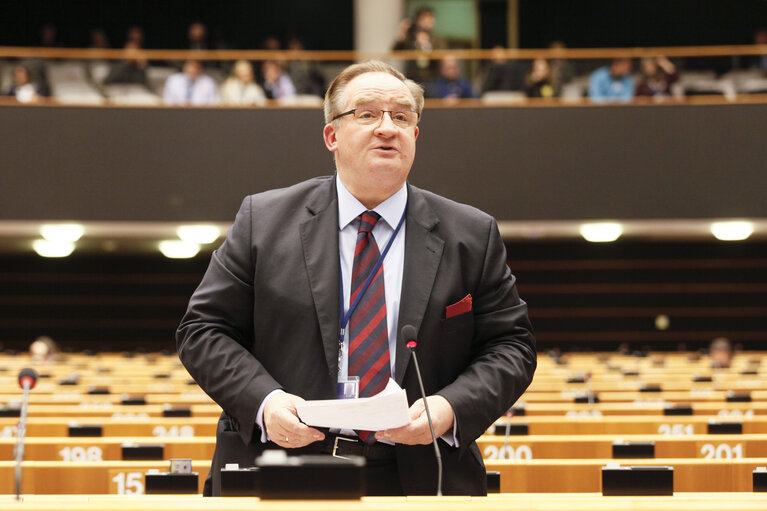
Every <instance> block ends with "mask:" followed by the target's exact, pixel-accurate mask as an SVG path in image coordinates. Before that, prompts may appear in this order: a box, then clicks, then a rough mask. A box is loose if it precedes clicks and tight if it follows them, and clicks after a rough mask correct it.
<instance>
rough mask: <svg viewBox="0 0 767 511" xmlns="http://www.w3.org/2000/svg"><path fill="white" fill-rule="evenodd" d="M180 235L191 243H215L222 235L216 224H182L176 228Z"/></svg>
mask: <svg viewBox="0 0 767 511" xmlns="http://www.w3.org/2000/svg"><path fill="white" fill-rule="evenodd" d="M176 234H178V237H179V238H181V239H182V240H184V241H188V242H190V243H199V244H202V245H204V244H206V243H213V242H214V241H216V240H217V239H218V237H219V236H220V235H221V229H219V228H218V227H216V226H215V225H181V226H179V228H178V229H176Z"/></svg>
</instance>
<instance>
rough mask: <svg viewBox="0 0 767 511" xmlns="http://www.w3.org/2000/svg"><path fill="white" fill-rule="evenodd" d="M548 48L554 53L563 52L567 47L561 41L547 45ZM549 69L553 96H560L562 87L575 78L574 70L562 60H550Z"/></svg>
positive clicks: (568, 63)
mask: <svg viewBox="0 0 767 511" xmlns="http://www.w3.org/2000/svg"><path fill="white" fill-rule="evenodd" d="M549 48H550V49H552V50H554V51H558V50H565V49H567V45H566V44H565V43H564V42H563V41H554V42H552V43H551V44H550V45H549ZM549 69H550V70H551V85H552V87H554V95H555V96H561V95H562V86H563V85H565V84H567V83H569V82H571V81H572V79H573V78H575V69H574V68H573V65H572V64H571V63H570V62H568V61H567V60H566V59H563V58H554V59H551V60H550V61H549Z"/></svg>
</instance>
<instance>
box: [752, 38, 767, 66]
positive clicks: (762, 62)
mask: <svg viewBox="0 0 767 511" xmlns="http://www.w3.org/2000/svg"><path fill="white" fill-rule="evenodd" d="M754 44H760V45H764V46H767V28H760V29H759V30H757V31H756V32H754ZM756 67H757V68H759V69H761V70H762V71H763V72H764V75H765V76H767V53H765V54H763V55H757V56H756Z"/></svg>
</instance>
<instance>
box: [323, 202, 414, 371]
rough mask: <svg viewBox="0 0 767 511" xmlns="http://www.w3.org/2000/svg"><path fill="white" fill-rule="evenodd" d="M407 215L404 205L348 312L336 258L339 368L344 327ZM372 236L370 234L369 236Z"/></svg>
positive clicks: (342, 279) (341, 276)
mask: <svg viewBox="0 0 767 511" xmlns="http://www.w3.org/2000/svg"><path fill="white" fill-rule="evenodd" d="M406 214H407V205H405V210H404V211H403V212H402V217H401V218H400V219H399V223H397V227H395V229H394V232H393V233H392V235H391V238H389V242H388V243H387V244H386V248H384V251H383V252H382V253H381V255H380V256H379V257H378V261H376V264H375V266H374V267H373V269H372V270H371V271H370V274H369V275H368V277H367V279H365V282H364V284H362V289H360V292H359V293H357V296H356V297H355V298H354V301H353V302H352V304H351V306H350V307H349V310H348V311H346V312H344V276H343V274H342V273H341V258H340V256H339V258H338V287H339V290H340V295H339V297H338V304H339V309H340V312H341V313H340V315H339V316H338V319H339V321H340V323H341V325H340V329H339V334H338V363H339V368H340V365H341V353H342V352H343V347H344V334H345V333H346V325H348V324H349V320H350V319H351V317H352V314H354V311H355V310H356V309H357V305H359V303H360V300H361V299H362V297H363V296H365V292H366V291H367V290H368V287H369V286H370V283H371V282H373V277H375V275H376V273H378V269H379V268H380V267H381V265H382V264H383V260H384V258H385V257H386V254H388V253H389V249H390V248H391V246H392V244H393V243H394V240H395V238H396V237H397V234H399V230H400V228H401V227H402V224H403V223H405V215H406ZM370 235H371V236H372V235H373V234H372V232H371V234H370Z"/></svg>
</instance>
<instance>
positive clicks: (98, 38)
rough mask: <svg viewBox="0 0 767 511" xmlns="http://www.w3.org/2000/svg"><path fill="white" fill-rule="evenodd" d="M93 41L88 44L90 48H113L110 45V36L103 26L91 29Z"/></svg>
mask: <svg viewBox="0 0 767 511" xmlns="http://www.w3.org/2000/svg"><path fill="white" fill-rule="evenodd" d="M90 36H91V41H90V43H89V44H88V48H99V49H104V48H111V46H110V45H109V38H108V37H107V33H106V32H104V29H103V28H92V29H91V31H90Z"/></svg>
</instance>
